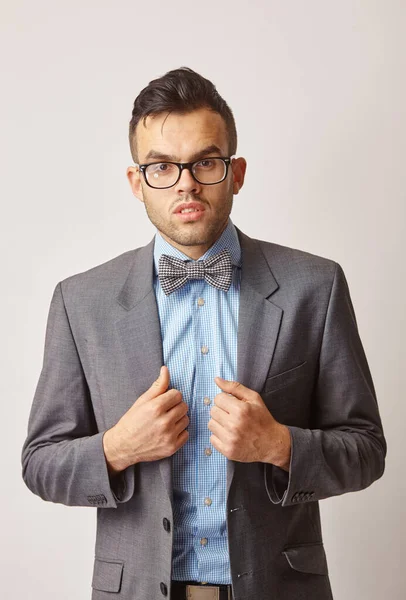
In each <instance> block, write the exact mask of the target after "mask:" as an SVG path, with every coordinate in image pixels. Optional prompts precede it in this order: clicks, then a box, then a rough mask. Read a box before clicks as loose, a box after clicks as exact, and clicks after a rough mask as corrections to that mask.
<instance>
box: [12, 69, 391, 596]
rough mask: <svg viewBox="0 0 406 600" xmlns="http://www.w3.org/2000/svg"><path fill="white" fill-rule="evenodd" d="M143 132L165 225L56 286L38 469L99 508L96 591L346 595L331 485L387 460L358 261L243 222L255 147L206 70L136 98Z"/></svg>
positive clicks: (371, 475)
mask: <svg viewBox="0 0 406 600" xmlns="http://www.w3.org/2000/svg"><path fill="white" fill-rule="evenodd" d="M130 145H131V152H132V156H133V159H134V163H135V165H134V166H131V167H129V168H128V170H127V176H128V179H129V182H130V185H131V189H132V191H133V193H134V195H135V196H136V197H137V198H138V199H139V200H140V201H141V202H143V203H144V206H145V209H146V212H147V215H148V217H149V219H150V220H151V222H152V223H153V224H154V225H155V227H156V228H157V232H156V235H155V236H154V238H153V239H152V240H151V242H150V243H149V244H148V245H146V246H144V247H141V248H138V249H135V250H130V251H128V252H126V253H124V254H122V255H120V256H118V257H116V258H113V259H112V260H110V261H109V262H107V263H105V264H102V265H99V266H96V267H94V268H93V269H90V270H88V271H86V272H84V273H79V274H76V275H73V276H71V277H68V278H67V279H65V280H63V281H61V282H59V283H58V284H57V286H56V288H55V291H54V294H53V297H52V300H51V306H50V312H49V318H48V324H47V332H46V340H45V351H44V364H43V368H42V372H41V375H40V379H39V382H38V386H37V389H36V393H35V397H34V401H33V406H32V409H31V414H30V420H29V424H28V436H27V439H26V441H25V443H24V447H23V451H22V464H23V477H24V481H25V483H26V484H27V486H28V487H29V489H30V490H31V491H32V492H33V493H35V494H37V495H39V496H40V497H41V498H43V499H44V500H48V501H51V502H59V503H62V504H65V505H69V506H96V507H97V539H96V556H95V562H94V572H93V580H92V587H93V592H92V599H93V600H105V599H106V598H113V597H114V598H121V599H122V600H153V599H154V600H155V599H157V598H161V597H169V598H172V600H180V599H182V600H183V599H186V598H188V599H191V600H209V599H218V600H225V599H230V598H234V599H235V600H242V599H245V600H248V599H252V600H254V599H255V600H265V599H269V600H271V599H280V598H283V599H284V600H294V599H295V600H296V599H297V598H299V597H300V598H312V600H327V599H331V598H332V592H331V588H330V583H329V577H328V567H327V561H326V555H325V551H324V546H323V538H322V531H321V524H320V514H319V504H318V501H319V500H321V499H323V498H328V497H330V496H335V495H339V494H344V493H346V492H353V491H356V490H361V489H364V488H366V487H368V486H369V485H371V484H372V483H373V482H374V481H375V480H377V479H378V478H380V477H381V476H382V474H383V472H384V468H385V456H386V441H385V438H384V433H383V429H382V424H381V419H380V415H379V410H378V404H377V400H376V394H375V390H374V385H373V381H372V378H371V374H370V371H369V367H368V364H367V360H366V357H365V353H364V350H363V346H362V343H361V340H360V337H359V333H358V329H357V323H356V317H355V313H354V309H353V305H352V302H351V298H350V293H349V289H348V285H347V282H346V278H345V275H344V272H343V269H342V268H341V266H340V265H339V264H338V263H336V262H334V261H332V260H329V259H327V258H323V257H320V256H316V255H313V254H310V253H308V252H304V251H300V250H297V249H293V248H290V247H287V246H282V245H278V244H274V243H271V242H265V241H260V240H256V239H252V238H250V237H248V236H247V235H245V234H244V233H243V232H242V231H241V230H240V229H238V228H237V227H235V226H234V224H233V223H232V221H231V219H230V213H231V209H232V204H233V195H234V194H238V192H239V190H240V189H241V187H242V185H243V183H244V175H245V170H246V161H245V160H244V158H236V157H235V154H236V149H237V134H236V128H235V123H234V119H233V115H232V112H231V110H230V108H229V107H228V105H227V104H226V102H225V101H224V100H223V99H222V98H221V97H220V96H219V94H218V92H217V91H216V89H215V87H214V86H213V84H212V83H211V82H209V81H208V80H206V79H204V78H203V77H201V76H200V75H199V74H197V73H195V72H194V71H192V70H190V69H187V68H182V69H177V70H174V71H170V72H169V73H167V74H166V75H164V76H163V77H161V78H159V79H157V80H154V81H152V82H150V84H149V85H148V86H147V87H146V88H145V89H144V90H143V91H142V92H141V93H140V94H139V96H138V97H137V99H136V100H135V103H134V110H133V114H132V119H131V123H130ZM109 509H113V510H109Z"/></svg>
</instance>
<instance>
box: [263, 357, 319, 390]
mask: <svg viewBox="0 0 406 600" xmlns="http://www.w3.org/2000/svg"><path fill="white" fill-rule="evenodd" d="M306 365H307V361H306V360H305V361H303V362H301V363H300V364H299V365H296V366H295V367H292V368H291V369H288V370H287V371H282V373H277V374H276V375H271V376H270V377H267V378H266V380H265V384H264V389H263V393H265V392H268V391H275V392H276V390H279V389H280V388H283V387H285V386H286V385H289V384H290V383H294V382H295V381H297V380H298V379H301V378H302V377H304V376H305V375H308V374H309V371H308V370H307V369H306V368H305V367H306Z"/></svg>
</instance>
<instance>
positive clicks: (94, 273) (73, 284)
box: [58, 246, 146, 307]
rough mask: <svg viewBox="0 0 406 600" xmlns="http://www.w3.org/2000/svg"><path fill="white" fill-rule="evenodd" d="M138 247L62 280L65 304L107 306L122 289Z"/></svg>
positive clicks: (138, 251) (138, 250) (60, 283)
mask: <svg viewBox="0 0 406 600" xmlns="http://www.w3.org/2000/svg"><path fill="white" fill-rule="evenodd" d="M144 248H146V247H145V246H144V247H140V248H135V249H133V250H128V251H127V252H123V253H122V254H119V255H118V256H115V257H113V258H111V259H109V260H108V261H106V262H104V263H101V264H99V265H96V266H94V267H91V268H90V269H87V270H85V271H82V272H79V273H75V274H73V275H70V276H69V277H66V278H65V279H62V280H61V281H60V282H59V283H58V285H60V288H61V292H62V296H63V298H64V300H65V302H68V303H75V304H76V303H79V302H80V303H81V304H83V306H84V307H85V306H86V305H87V306H90V305H94V304H100V305H103V304H106V303H107V304H108V303H109V302H110V301H111V300H112V299H113V298H115V297H116V296H117V294H118V293H119V292H120V290H121V288H122V287H123V285H124V283H125V281H126V279H127V277H128V274H129V273H130V271H131V268H132V266H133V264H134V261H135V260H136V257H137V255H138V253H140V252H142V250H143V249H144Z"/></svg>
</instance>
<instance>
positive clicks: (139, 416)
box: [103, 366, 189, 475]
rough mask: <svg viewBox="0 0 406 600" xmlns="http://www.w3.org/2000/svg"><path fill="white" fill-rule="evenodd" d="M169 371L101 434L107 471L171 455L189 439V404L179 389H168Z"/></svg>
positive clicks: (120, 469)
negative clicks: (184, 400)
mask: <svg viewBox="0 0 406 600" xmlns="http://www.w3.org/2000/svg"><path fill="white" fill-rule="evenodd" d="M168 385H169V371H168V368H167V367H165V366H163V367H161V371H160V374H159V377H158V379H157V380H156V381H154V383H153V384H152V385H151V387H150V388H149V390H147V391H146V392H144V394H142V395H141V396H140V397H139V398H138V399H137V401H136V402H134V404H133V405H132V406H131V408H130V409H129V410H128V411H127V412H126V413H125V414H124V415H123V416H122V417H121V419H120V420H119V421H118V423H117V424H116V425H114V427H112V428H111V429H109V430H108V431H106V433H105V434H104V436H103V448H104V454H105V456H106V461H107V466H108V470H109V473H110V474H111V475H115V474H116V473H118V472H119V471H122V470H124V469H125V468H127V467H128V466H129V465H133V464H135V463H137V462H141V461H151V460H158V459H160V458H164V457H166V456H171V455H172V454H174V453H175V452H176V451H177V450H179V448H180V447H181V446H183V445H184V444H185V443H186V442H187V440H188V438H189V432H188V431H186V429H185V428H186V427H187V426H188V425H189V417H188V416H187V414H186V413H187V411H188V408H189V407H188V405H187V404H186V402H183V400H182V394H181V392H180V391H179V390H176V389H171V390H168Z"/></svg>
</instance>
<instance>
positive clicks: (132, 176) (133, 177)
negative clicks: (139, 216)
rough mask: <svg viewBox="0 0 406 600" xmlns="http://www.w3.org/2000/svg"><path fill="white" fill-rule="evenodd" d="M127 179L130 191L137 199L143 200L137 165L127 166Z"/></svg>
mask: <svg viewBox="0 0 406 600" xmlns="http://www.w3.org/2000/svg"><path fill="white" fill-rule="evenodd" d="M127 179H128V181H129V183H130V187H131V191H132V193H133V194H134V196H135V197H136V198H138V200H141V202H144V195H143V193H142V186H141V172H140V170H139V168H138V167H128V169H127Z"/></svg>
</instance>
